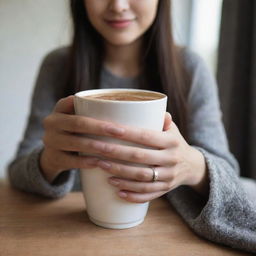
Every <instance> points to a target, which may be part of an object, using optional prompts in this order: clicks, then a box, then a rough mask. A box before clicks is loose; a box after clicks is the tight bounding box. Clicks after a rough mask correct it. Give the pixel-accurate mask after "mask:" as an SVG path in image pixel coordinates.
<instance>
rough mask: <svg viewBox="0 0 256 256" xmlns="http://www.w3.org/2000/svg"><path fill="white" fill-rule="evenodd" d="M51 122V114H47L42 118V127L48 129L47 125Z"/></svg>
mask: <svg viewBox="0 0 256 256" xmlns="http://www.w3.org/2000/svg"><path fill="white" fill-rule="evenodd" d="M51 123H52V119H51V116H47V117H45V118H44V119H43V127H44V129H45V130H46V129H48V128H49V127H51Z"/></svg>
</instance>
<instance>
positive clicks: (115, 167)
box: [97, 160, 177, 182]
mask: <svg viewBox="0 0 256 256" xmlns="http://www.w3.org/2000/svg"><path fill="white" fill-rule="evenodd" d="M97 166H98V167H100V168H101V169H103V170H104V171H107V172H108V173H109V174H112V175H113V176H115V177H119V178H123V179H126V180H136V181H144V182H151V181H152V180H153V170H152V168H151V167H147V166H145V167H141V166H133V165H127V164H121V163H117V162H112V161H106V160H100V161H98V162H97ZM154 170H155V171H156V172H157V173H158V175H157V176H158V178H157V180H158V181H168V182H170V181H172V180H173V179H174V178H175V177H176V176H177V174H176V170H175V169H174V168H172V167H154Z"/></svg>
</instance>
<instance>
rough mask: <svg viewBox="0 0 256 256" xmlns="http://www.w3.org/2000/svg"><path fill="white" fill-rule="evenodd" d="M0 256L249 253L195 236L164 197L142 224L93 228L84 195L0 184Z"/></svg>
mask: <svg viewBox="0 0 256 256" xmlns="http://www.w3.org/2000/svg"><path fill="white" fill-rule="evenodd" d="M0 203H1V211H0V256H9V255H18V256H23V255H24V256H41V255H42V256H43V255H47V256H49V255H54V256H66V255H68V256H71V255H72V256H73V255H85V256H87V255H89V256H91V255H92V256H104V255H108V256H112V255H116V256H130V255H131V256H142V255H143V256H144V255H147V256H151V255H152V256H153V255H154V256H155V255H159V256H162V255H163V256H164V255H172V256H184V255H185V256H200V255H202V256H205V255H207V256H216V255H217V256H228V255H230V256H231V255H232V256H239V255H241V256H242V255H244V256H245V255H251V254H247V253H244V252H241V251H238V250H233V249H231V248H228V247H224V246H221V245H217V244H214V243H212V242H209V241H207V240H204V239H202V238H200V237H198V236H197V235H195V234H194V233H193V232H192V231H191V230H190V229H189V228H188V226H187V225H186V224H185V223H184V221H183V220H182V219H181V218H180V217H179V215H178V214H177V213H176V212H175V211H174V209H173V208H172V207H171V206H170V205H169V204H168V203H167V202H166V201H165V200H164V199H157V200H154V201H153V202H152V203H151V205H150V209H149V212H148V215H147V217H146V219H145V221H144V223H143V224H141V225H139V226H137V227H134V228H131V229H126V230H110V229H104V228H101V227H97V226H96V225H94V224H93V223H91V222H90V221H89V219H88V216H87V214H86V209H85V203H84V200H83V196H82V193H80V192H76V193H70V194H69V195H67V196H65V197H64V198H62V199H58V200H51V199H45V198H42V197H39V196H36V195H31V194H27V193H24V192H20V191H17V190H15V189H12V188H11V187H10V186H9V185H8V184H6V183H5V184H3V183H1V186H0Z"/></svg>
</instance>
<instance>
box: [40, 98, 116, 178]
mask: <svg viewBox="0 0 256 256" xmlns="http://www.w3.org/2000/svg"><path fill="white" fill-rule="evenodd" d="M73 100H74V96H69V97H67V98H63V99H61V100H59V101H58V102H57V104H56V106H55V108H54V110H53V112H52V113H51V114H50V115H49V116H47V117H46V118H45V119H44V122H43V124H44V128H45V134H44V136H43V142H44V149H43V151H42V153H41V156H40V167H41V171H42V173H43V175H44V177H45V178H46V179H47V180H48V181H49V182H50V183H51V182H53V180H54V179H55V178H56V177H57V176H58V175H59V174H60V173H61V172H63V171H66V170H69V169H74V168H88V167H93V166H96V163H97V161H98V158H96V157H86V156H79V155H78V153H77V152H85V153H88V154H90V153H91V154H93V153H95V150H92V147H91V146H90V145H91V143H93V142H95V140H93V139H89V138H86V137H82V136H81V135H82V134H95V135H101V136H111V135H112V136H113V135H118V131H116V129H114V130H113V129H111V124H110V123H107V122H105V121H100V120H96V119H92V118H87V117H83V116H76V115H74V103H73ZM93 151H94V152H93Z"/></svg>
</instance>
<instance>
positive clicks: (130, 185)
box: [91, 113, 208, 203]
mask: <svg viewBox="0 0 256 256" xmlns="http://www.w3.org/2000/svg"><path fill="white" fill-rule="evenodd" d="M111 127H112V132H113V136H114V137H116V138H119V139H122V140H126V141H130V142H134V143H136V144H142V145H144V146H147V147H151V148H152V149H145V148H139V147H131V146H124V145H117V144H111V143H107V142H94V143H92V144H91V146H92V147H93V148H94V149H95V151H96V152H97V153H98V154H100V155H103V156H105V157H107V158H111V159H116V160H122V161H126V162H127V164H123V163H122V164H121V163H120V162H119V161H118V162H117V161H109V160H108V161H105V160H104V161H102V160H101V161H98V162H97V165H98V166H99V167H100V168H102V169H103V170H105V171H107V172H109V173H110V174H112V175H113V177H111V178H110V179H109V183H110V184H112V185H113V186H115V187H117V188H118V189H119V191H118V194H119V196H120V197H121V198H123V199H125V200H127V201H131V202H137V203H142V202H147V201H150V200H152V199H154V198H157V197H160V196H161V195H163V194H165V193H167V192H169V191H171V190H173V189H174V188H176V187H178V186H180V185H188V186H191V187H192V188H194V189H195V190H196V191H197V192H199V193H201V194H207V193H208V175H207V168H206V164H205V160H204V157H203V155H202V153H201V152H199V151H198V150H196V149H195V148H193V147H192V146H190V145H189V144H188V143H187V142H186V141H185V139H184V138H183V137H182V135H181V134H180V132H179V130H178V128H177V126H176V125H175V123H174V122H173V121H172V119H171V116H170V114H169V113H167V114H166V117H165V124H164V129H163V131H162V132H156V131H151V130H145V129H138V128H131V127H124V126H120V125H119V126H110V127H109V128H110V129H111ZM114 128H116V129H119V132H118V133H117V134H115V133H114ZM121 130H123V131H122V132H120V131H121ZM129 162H131V163H138V164H143V165H146V166H152V167H154V168H155V170H156V171H157V173H158V179H157V181H155V182H153V181H152V179H153V171H152V169H151V168H150V167H137V166H133V165H130V164H129Z"/></svg>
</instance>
